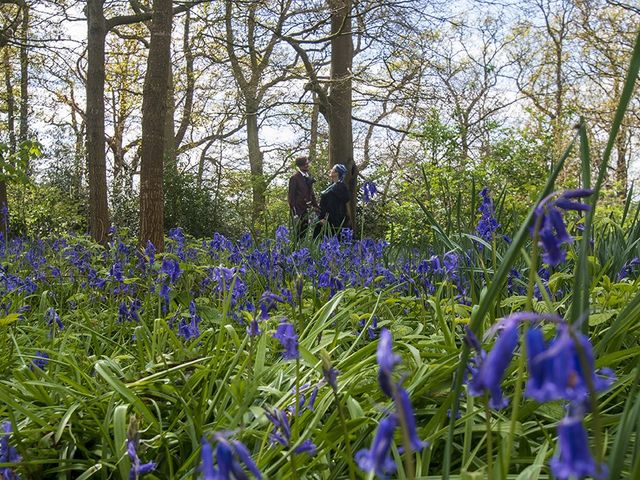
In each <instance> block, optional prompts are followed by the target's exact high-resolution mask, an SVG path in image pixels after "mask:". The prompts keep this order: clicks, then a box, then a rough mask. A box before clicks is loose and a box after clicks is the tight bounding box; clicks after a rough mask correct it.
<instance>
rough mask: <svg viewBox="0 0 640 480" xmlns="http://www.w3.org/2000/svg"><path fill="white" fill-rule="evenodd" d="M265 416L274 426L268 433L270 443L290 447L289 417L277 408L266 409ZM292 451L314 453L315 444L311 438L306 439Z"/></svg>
mask: <svg viewBox="0 0 640 480" xmlns="http://www.w3.org/2000/svg"><path fill="white" fill-rule="evenodd" d="M265 416H266V417H267V419H268V420H269V421H270V422H271V423H272V424H273V426H274V429H273V432H271V433H270V434H269V439H270V440H271V443H272V444H275V443H279V444H280V445H282V446H283V447H290V446H291V445H290V443H291V426H290V425H289V418H288V417H287V415H286V414H285V412H283V411H282V410H279V409H277V408H273V409H266V410H265ZM293 451H294V453H308V454H309V455H315V453H316V446H315V445H314V444H313V442H312V441H311V440H309V439H307V440H305V441H304V442H302V443H301V444H300V445H298V446H297V447H296V448H295V449H294V450H293Z"/></svg>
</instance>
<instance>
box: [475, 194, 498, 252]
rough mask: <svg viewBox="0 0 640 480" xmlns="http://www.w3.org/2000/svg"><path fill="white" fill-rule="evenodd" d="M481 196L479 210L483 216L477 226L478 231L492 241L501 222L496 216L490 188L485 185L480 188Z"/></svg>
mask: <svg viewBox="0 0 640 480" xmlns="http://www.w3.org/2000/svg"><path fill="white" fill-rule="evenodd" d="M480 196H481V197H482V202H481V203H480V206H479V207H478V210H479V211H480V213H481V216H480V220H479V221H478V225H477V226H476V232H477V233H478V235H479V236H480V238H482V239H483V240H485V241H487V242H489V243H491V241H492V240H493V236H494V233H495V232H496V230H498V228H500V224H499V223H498V221H497V220H496V218H495V208H494V206H493V200H492V199H491V197H490V196H489V189H488V188H487V187H484V188H483V189H482V190H480Z"/></svg>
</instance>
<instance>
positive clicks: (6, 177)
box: [0, 140, 42, 184]
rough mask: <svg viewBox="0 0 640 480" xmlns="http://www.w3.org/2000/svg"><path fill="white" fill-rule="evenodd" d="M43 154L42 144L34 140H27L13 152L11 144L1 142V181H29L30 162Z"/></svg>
mask: <svg viewBox="0 0 640 480" xmlns="http://www.w3.org/2000/svg"><path fill="white" fill-rule="evenodd" d="M41 154H42V152H41V146H40V144H39V143H38V142H36V141H33V140H26V141H24V142H22V143H20V145H18V150H17V151H16V152H14V153H12V152H11V151H10V149H9V145H7V144H5V143H0V182H6V183H23V184H24V183H28V182H29V177H28V171H27V170H28V167H29V162H30V161H31V160H32V159H34V158H37V157H39V156H40V155H41Z"/></svg>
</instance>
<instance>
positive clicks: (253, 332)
mask: <svg viewBox="0 0 640 480" xmlns="http://www.w3.org/2000/svg"><path fill="white" fill-rule="evenodd" d="M261 333H262V330H260V324H259V323H258V319H257V318H254V319H253V320H251V321H250V322H249V326H248V327H247V334H248V335H249V336H250V337H257V336H258V335H260V334H261Z"/></svg>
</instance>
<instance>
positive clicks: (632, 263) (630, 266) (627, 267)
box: [617, 257, 640, 280]
mask: <svg viewBox="0 0 640 480" xmlns="http://www.w3.org/2000/svg"><path fill="white" fill-rule="evenodd" d="M638 265H640V259H639V258H638V257H633V258H632V259H631V260H629V261H628V262H625V264H624V265H623V266H622V268H621V269H620V271H619V272H618V275H617V278H618V280H624V279H625V278H628V277H629V275H631V273H632V272H633V271H634V270H635V269H636V267H638Z"/></svg>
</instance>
